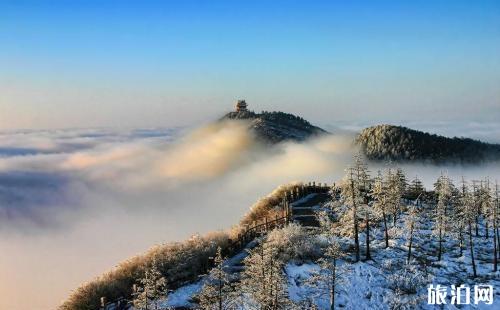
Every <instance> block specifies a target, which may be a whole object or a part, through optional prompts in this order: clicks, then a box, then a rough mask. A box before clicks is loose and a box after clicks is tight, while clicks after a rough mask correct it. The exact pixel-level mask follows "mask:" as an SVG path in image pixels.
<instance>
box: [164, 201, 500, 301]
mask: <svg viewBox="0 0 500 310" xmlns="http://www.w3.org/2000/svg"><path fill="white" fill-rule="evenodd" d="M307 199H309V198H307V197H305V198H304V200H307ZM424 207H425V208H429V207H430V206H424ZM405 219H406V215H405V214H403V215H402V216H400V218H399V219H398V221H397V223H396V228H391V230H390V232H389V234H390V247H389V248H385V241H384V232H383V228H382V223H378V224H375V225H374V226H373V227H372V229H371V236H370V238H371V243H370V245H371V251H372V258H373V260H370V261H360V262H357V263H355V262H353V255H352V253H350V254H349V253H348V255H347V256H345V257H344V259H339V260H338V262H337V276H338V278H337V280H338V281H337V284H336V288H335V292H336V294H335V308H336V309H339V308H340V309H353V310H354V309H356V310H358V309H381V310H386V309H392V308H395V307H400V309H424V310H427V309H428V310H431V309H436V308H438V307H437V306H434V305H428V304H427V287H428V286H429V285H430V284H433V285H434V286H435V285H437V284H440V285H442V286H445V287H447V288H448V294H447V297H446V302H447V305H445V306H444V307H443V309H464V307H462V308H460V307H457V306H454V305H450V302H451V299H450V298H451V292H450V287H451V285H457V286H459V285H460V284H465V285H466V286H468V287H470V289H471V303H472V304H471V305H469V306H467V307H466V309H485V310H486V309H500V291H498V288H499V287H500V272H496V273H493V272H492V262H491V257H492V253H491V251H492V249H491V238H490V239H485V238H484V237H482V236H479V237H475V236H474V242H475V256H476V265H477V271H478V277H477V278H476V279H474V278H472V277H471V274H472V270H471V259H470V253H469V249H468V247H467V246H466V247H464V250H463V254H462V255H460V253H459V249H458V245H457V241H456V240H455V239H454V238H452V236H451V235H450V234H447V235H446V236H445V240H444V244H443V248H444V253H443V257H442V260H441V261H440V262H438V261H437V258H436V253H437V242H436V237H435V236H433V235H432V228H433V219H432V218H431V217H430V216H423V217H422V218H421V219H420V221H419V223H418V229H417V230H416V231H415V235H414V248H413V250H412V259H414V263H413V265H407V262H406V259H407V255H408V247H407V244H408V240H407V238H408V236H407V233H408V232H407V231H406V230H404V229H403V228H402V227H404V222H405ZM392 225H393V224H392V222H391V223H390V226H392ZM479 231H480V232H481V234H483V233H484V226H483V225H482V224H481V225H480V226H479ZM359 237H360V238H359V239H360V247H361V259H363V258H364V251H365V243H366V240H365V234H364V231H363V230H361V231H360V235H359ZM317 238H318V239H322V237H321V236H318V237H317ZM323 241H324V240H323ZM339 242H340V243H341V246H342V248H349V247H352V239H350V238H347V237H345V238H339ZM322 243H324V242H319V243H318V244H322ZM245 256H246V253H245V252H241V253H238V254H237V255H236V256H233V257H232V258H229V259H228V260H227V261H226V262H225V264H224V265H225V266H227V268H230V266H240V263H241V261H242V260H243V258H244V257H245ZM412 266H413V267H412ZM412 268H413V269H412ZM235 272H237V271H236V270H235ZM318 272H321V268H320V266H319V265H318V264H316V263H315V262H312V261H296V260H295V261H289V262H287V263H286V265H285V268H284V273H285V274H286V278H287V282H288V288H287V291H288V295H289V297H290V299H291V300H292V301H293V302H296V303H300V302H310V301H312V302H314V303H315V304H316V305H317V306H318V308H319V309H329V295H328V292H327V291H326V290H325V289H324V288H321V287H317V286H315V285H312V284H311V281H310V278H311V276H312V275H313V274H315V273H318ZM202 283H203V281H202V280H200V281H198V282H195V283H193V284H189V285H186V286H184V287H181V288H179V289H178V290H176V291H175V292H174V293H172V294H171V295H170V296H169V299H168V305H169V306H177V307H180V306H184V307H192V306H193V304H192V302H191V297H192V296H193V295H195V294H196V293H197V292H199V291H200V290H201V287H202ZM479 284H488V285H492V286H493V287H494V288H495V292H494V303H493V305H487V304H484V303H480V304H478V305H475V304H473V298H472V297H473V289H474V285H479ZM414 304H415V305H414Z"/></svg>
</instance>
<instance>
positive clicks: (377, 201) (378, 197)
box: [370, 171, 389, 248]
mask: <svg viewBox="0 0 500 310" xmlns="http://www.w3.org/2000/svg"><path fill="white" fill-rule="evenodd" d="M370 195H371V196H372V199H373V208H374V210H375V212H376V213H377V214H378V215H380V216H381V217H382V220H383V223H384V235H385V247H386V248H387V247H389V232H388V228H387V212H388V204H389V203H388V197H387V196H388V194H387V186H386V183H385V182H384V180H383V178H382V174H381V172H380V171H379V172H378V175H377V177H376V178H375V182H374V183H373V187H372V189H371V194H370Z"/></svg>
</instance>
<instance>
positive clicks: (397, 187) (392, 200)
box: [386, 169, 404, 227]
mask: <svg viewBox="0 0 500 310" xmlns="http://www.w3.org/2000/svg"><path fill="white" fill-rule="evenodd" d="M401 180H402V178H401V176H400V175H398V173H393V172H392V171H391V169H388V170H387V173H386V182H387V193H388V199H389V206H390V209H391V213H392V221H393V226H394V227H395V226H396V222H397V217H398V214H399V213H400V212H401V198H402V197H403V190H404V188H403V184H402V181H401Z"/></svg>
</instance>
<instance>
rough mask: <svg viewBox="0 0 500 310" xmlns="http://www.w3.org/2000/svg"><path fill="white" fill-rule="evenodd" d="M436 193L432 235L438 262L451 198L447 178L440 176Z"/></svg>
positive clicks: (449, 184) (446, 229)
mask: <svg viewBox="0 0 500 310" xmlns="http://www.w3.org/2000/svg"><path fill="white" fill-rule="evenodd" d="M436 184H437V186H436V193H437V196H438V203H437V205H436V209H435V212H434V230H433V233H434V235H435V236H437V237H438V261H440V260H441V256H442V254H443V241H444V237H445V234H446V233H447V231H448V218H447V214H446V210H447V207H448V204H449V201H450V199H451V197H452V185H451V181H450V179H449V178H448V177H446V176H444V175H441V176H440V177H439V179H438V181H437V183H436Z"/></svg>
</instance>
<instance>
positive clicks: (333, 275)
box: [309, 237, 343, 310]
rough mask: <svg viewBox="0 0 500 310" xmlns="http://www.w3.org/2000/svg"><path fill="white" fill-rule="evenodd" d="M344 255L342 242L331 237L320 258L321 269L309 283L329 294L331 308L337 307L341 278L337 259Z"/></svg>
mask: <svg viewBox="0 0 500 310" xmlns="http://www.w3.org/2000/svg"><path fill="white" fill-rule="evenodd" d="M342 256H343V252H342V250H341V248H340V244H339V243H338V242H337V240H336V239H335V238H333V237H331V238H329V241H328V246H327V247H326V249H325V253H324V256H323V257H322V258H320V259H319V260H318V263H319V265H320V267H321V270H320V271H318V272H316V273H315V274H313V275H312V276H311V278H310V279H309V283H311V284H312V285H313V286H315V287H317V288H318V289H319V290H320V291H322V292H324V293H327V294H328V296H329V298H330V299H329V300H330V303H329V304H330V309H331V310H333V309H335V287H336V285H337V282H338V278H339V275H338V267H337V260H338V259H339V258H341V257H342Z"/></svg>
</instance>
